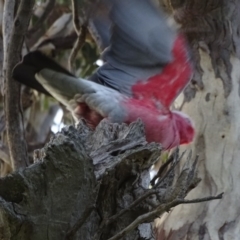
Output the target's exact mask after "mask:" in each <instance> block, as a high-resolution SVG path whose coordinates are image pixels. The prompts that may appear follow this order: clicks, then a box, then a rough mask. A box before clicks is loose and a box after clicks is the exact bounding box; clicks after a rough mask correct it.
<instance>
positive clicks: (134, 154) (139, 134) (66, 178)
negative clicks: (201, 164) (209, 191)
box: [0, 121, 222, 240]
mask: <svg viewBox="0 0 240 240" xmlns="http://www.w3.org/2000/svg"><path fill="white" fill-rule="evenodd" d="M143 129H144V128H143V125H142V123H141V122H140V121H139V122H135V123H132V124H131V125H130V126H129V127H128V126H127V125H125V124H122V125H118V124H110V123H108V122H107V121H102V122H101V123H100V125H99V126H98V127H97V129H96V130H95V131H94V132H92V131H91V130H90V129H89V128H87V127H86V126H85V124H83V123H80V124H79V126H78V127H77V129H75V128H74V127H72V126H70V127H67V128H65V129H63V130H62V132H61V133H58V134H57V135H56V136H54V137H53V139H52V140H51V141H50V143H48V144H47V145H46V147H45V148H44V149H42V150H39V151H37V152H36V158H35V161H36V162H35V164H33V165H31V166H30V167H28V168H26V169H25V170H21V171H17V172H14V173H12V174H11V175H8V176H6V177H5V178H2V179H0V236H1V239H4V240H5V239H11V240H14V239H34V240H42V239H52V240H55V239H56V240H61V239H66V240H67V239H72V240H74V239H86V240H87V239H91V240H92V239H101V240H106V239H111V240H114V239H115V240H116V239H129V240H132V239H142V238H144V239H153V233H152V227H151V224H150V223H151V222H152V221H153V220H154V218H155V217H156V216H158V215H161V214H163V213H164V212H165V211H169V210H170V209H171V208H173V207H175V206H176V205H178V204H189V203H194V202H202V201H208V200H211V199H219V198H221V197H222V195H221V194H220V195H218V196H216V197H210V198H202V199H196V200H191V201H185V200H184V197H185V196H186V194H187V193H188V191H189V190H190V189H191V186H192V185H193V183H196V181H197V182H198V180H197V178H196V174H195V172H196V171H195V170H196V169H195V168H196V161H194V163H192V160H191V158H189V159H188V161H187V163H186V164H185V166H184V167H183V168H182V170H181V171H180V172H179V173H177V172H175V167H176V166H177V165H178V164H179V161H180V160H181V158H179V157H178V155H177V152H176V154H174V156H173V157H172V160H171V161H169V165H170V166H169V169H167V168H166V169H165V171H164V174H163V175H159V181H158V183H156V184H155V185H154V186H153V187H152V189H149V185H150V176H149V171H148V169H149V168H150V167H151V165H152V164H153V163H154V162H155V161H156V160H157V159H158V158H159V155H160V152H161V147H160V146H159V145H158V144H156V143H150V144H148V143H147V142H146V140H145V137H144V131H143Z"/></svg>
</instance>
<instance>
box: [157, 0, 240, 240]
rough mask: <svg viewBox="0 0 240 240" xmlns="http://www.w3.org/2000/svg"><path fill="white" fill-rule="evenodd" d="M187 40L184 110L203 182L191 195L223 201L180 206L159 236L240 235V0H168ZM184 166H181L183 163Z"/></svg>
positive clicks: (167, 216)
mask: <svg viewBox="0 0 240 240" xmlns="http://www.w3.org/2000/svg"><path fill="white" fill-rule="evenodd" d="M164 2H166V3H167V4H168V9H169V11H170V12H171V13H173V15H174V17H175V19H176V20H177V22H178V23H179V24H180V26H181V31H182V32H183V33H184V34H185V36H186V37H187V38H188V40H189V43H190V47H191V49H190V50H191V52H192V57H193V60H194V63H195V73H194V76H193V79H192V82H191V84H190V85H189V86H188V88H186V90H185V96H186V98H185V99H184V100H185V101H183V102H180V101H179V105H180V106H182V111H183V112H185V113H187V114H188V115H189V116H190V117H191V118H192V120H193V121H194V123H195V128H196V130H197V131H196V137H195V140H194V142H193V143H192V144H191V145H189V146H187V148H186V149H192V150H193V156H194V155H199V161H198V166H197V168H198V171H199V173H198V174H199V177H201V178H202V181H201V183H200V184H199V185H198V187H197V188H195V189H194V190H193V191H191V193H190V194H189V195H188V197H189V198H196V197H199V196H201V195H202V194H203V192H204V193H205V194H215V193H217V192H222V191H223V192H224V193H225V194H224V198H223V199H222V200H221V201H215V202H211V203H205V204H199V205H197V206H193V205H191V206H183V205H182V206H178V207H176V208H174V210H173V211H172V212H171V213H170V214H164V216H162V218H161V219H160V220H159V221H158V227H159V237H158V239H159V240H166V239H167V240H179V239H181V240H186V239H191V240H198V239H211V240H212V239H214V240H215V239H217V240H218V239H219V240H223V239H231V240H238V239H240V238H239V236H240V228H239V226H240V218H239V212H240V204H239V187H240V186H239V176H240V167H239V156H240V148H239V139H240V114H239V113H240V105H239V101H240V94H239V93H240V91H239V89H240V88H239V86H240V85H239V79H240V71H239V70H240V68H239V66H240V60H239V59H240V14H239V9H240V1H237V0H233V1H229V0H195V1H193V0H164ZM179 167H181V164H180V165H179Z"/></svg>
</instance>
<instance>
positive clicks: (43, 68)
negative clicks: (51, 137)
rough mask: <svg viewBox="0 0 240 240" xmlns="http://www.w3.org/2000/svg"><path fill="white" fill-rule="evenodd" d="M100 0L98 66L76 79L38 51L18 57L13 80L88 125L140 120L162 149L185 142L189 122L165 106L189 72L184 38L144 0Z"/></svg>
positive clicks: (188, 136)
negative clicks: (103, 41) (102, 35)
mask: <svg viewBox="0 0 240 240" xmlns="http://www.w3.org/2000/svg"><path fill="white" fill-rule="evenodd" d="M105 3H106V4H108V7H109V9H110V15H109V18H110V20H111V23H112V28H111V31H112V32H111V39H110V44H109V46H108V47H107V48H106V49H105V51H104V53H103V55H102V57H103V59H104V61H105V63H104V65H103V66H101V67H100V68H98V69H97V71H96V72H95V73H94V74H93V76H91V77H90V79H88V80H87V79H82V78H77V77H76V76H74V75H73V74H71V73H70V72H68V71H67V70H66V69H64V68H63V67H61V66H60V65H59V64H57V63H56V62H55V61H53V60H52V59H50V58H48V57H47V56H45V55H43V54H42V53H41V52H39V51H35V52H30V53H29V54H27V55H26V56H25V57H24V58H23V60H22V62H21V63H19V64H18V65H17V66H16V67H15V69H14V71H13V77H14V79H15V80H17V81H19V82H21V83H23V84H25V85H28V86H29V87H32V88H35V89H37V90H39V91H40V92H43V93H46V94H50V95H52V96H53V97H54V98H56V99H57V100H58V101H59V102H61V103H62V104H64V105H65V106H67V108H68V109H69V110H70V111H71V112H72V113H73V115H74V116H75V118H76V119H79V118H85V120H86V121H87V122H88V124H89V125H91V126H93V127H95V126H96V125H97V124H98V123H99V122H100V121H101V120H102V119H103V118H107V119H109V120H110V121H111V122H115V123H122V122H124V123H128V124H129V123H131V122H133V121H135V120H137V119H138V118H140V119H141V120H142V121H143V123H144V127H145V132H146V139H147V141H148V142H158V143H161V145H162V147H163V148H164V149H165V150H167V149H171V148H173V147H175V146H178V145H180V144H186V143H190V142H191V141H192V140H193V138H194V126H193V123H192V121H191V120H190V118H189V117H188V116H187V115H186V114H184V113H182V112H180V111H171V110H170V106H171V104H172V103H173V101H174V100H175V99H176V97H177V96H178V95H179V94H180V93H181V92H182V90H183V89H184V88H185V86H186V85H187V84H188V82H189V80H190V78H191V75H192V67H191V62H190V59H189V54H188V50H187V47H186V43H185V40H184V38H183V37H182V36H181V35H180V34H178V33H177V32H176V31H175V30H173V29H171V28H170V27H169V26H168V25H167V23H166V19H165V16H164V14H163V12H161V11H160V10H159V9H158V8H156V7H155V5H154V4H153V3H152V2H151V1H150V0H131V1H130V0H112V1H105Z"/></svg>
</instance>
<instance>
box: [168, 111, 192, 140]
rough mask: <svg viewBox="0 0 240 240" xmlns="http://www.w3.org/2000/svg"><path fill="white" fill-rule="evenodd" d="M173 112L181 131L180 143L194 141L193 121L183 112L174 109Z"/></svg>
mask: <svg viewBox="0 0 240 240" xmlns="http://www.w3.org/2000/svg"><path fill="white" fill-rule="evenodd" d="M172 113H173V118H174V120H175V122H176V126H177V129H178V132H179V137H180V144H187V143H190V142H192V141H193V138H194V135H195V128H194V124H193V121H192V120H191V119H190V118H189V116H188V115H186V114H185V113H183V112H179V111H173V112H172Z"/></svg>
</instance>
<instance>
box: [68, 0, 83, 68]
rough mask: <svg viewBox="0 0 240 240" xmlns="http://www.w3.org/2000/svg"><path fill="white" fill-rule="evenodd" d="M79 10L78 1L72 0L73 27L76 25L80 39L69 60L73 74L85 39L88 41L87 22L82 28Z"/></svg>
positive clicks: (69, 66)
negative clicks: (75, 62) (74, 65)
mask: <svg viewBox="0 0 240 240" xmlns="http://www.w3.org/2000/svg"><path fill="white" fill-rule="evenodd" d="M78 10H79V6H78V0H72V14H73V25H74V28H75V31H76V33H77V36H78V38H77V41H76V42H75V44H74V46H73V49H72V51H71V53H70V56H69V59H68V68H69V71H71V72H73V69H74V68H73V64H74V61H75V59H76V57H77V53H78V51H79V50H80V49H81V48H82V46H83V44H84V43H85V39H86V35H87V20H86V21H84V23H83V24H82V26H80V21H79V11H78Z"/></svg>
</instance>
